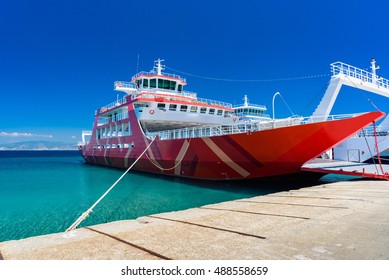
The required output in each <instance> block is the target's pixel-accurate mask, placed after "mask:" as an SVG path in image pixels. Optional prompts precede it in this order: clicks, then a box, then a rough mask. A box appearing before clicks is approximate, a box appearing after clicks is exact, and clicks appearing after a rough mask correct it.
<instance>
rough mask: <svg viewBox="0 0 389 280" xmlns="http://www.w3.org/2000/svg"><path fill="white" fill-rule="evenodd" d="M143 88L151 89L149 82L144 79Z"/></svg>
mask: <svg viewBox="0 0 389 280" xmlns="http://www.w3.org/2000/svg"><path fill="white" fill-rule="evenodd" d="M143 87H144V88H148V87H149V80H148V79H143Z"/></svg>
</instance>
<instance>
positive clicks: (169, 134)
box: [146, 114, 360, 140]
mask: <svg viewBox="0 0 389 280" xmlns="http://www.w3.org/2000/svg"><path fill="white" fill-rule="evenodd" d="M357 115H360V114H347V115H333V116H329V118H328V120H340V119H346V118H351V117H355V116H357ZM314 122H315V121H314V120H313V119H312V118H311V117H291V118H286V119H277V120H271V121H259V122H244V123H237V124H232V125H206V126H196V127H187V128H182V129H173V130H165V131H157V132H153V133H150V132H148V133H146V134H147V136H148V137H150V138H154V137H156V136H158V138H159V139H160V140H171V139H187V138H199V137H212V136H220V135H228V134H236V133H248V132H255V131H261V130H268V129H274V128H280V127H287V126H294V125H299V124H308V123H314Z"/></svg>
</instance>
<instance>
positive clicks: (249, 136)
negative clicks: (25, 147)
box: [80, 112, 384, 180]
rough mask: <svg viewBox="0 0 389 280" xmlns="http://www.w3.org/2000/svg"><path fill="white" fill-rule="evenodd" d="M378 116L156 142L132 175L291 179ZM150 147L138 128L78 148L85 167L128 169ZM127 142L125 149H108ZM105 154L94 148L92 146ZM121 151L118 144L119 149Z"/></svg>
mask: <svg viewBox="0 0 389 280" xmlns="http://www.w3.org/2000/svg"><path fill="white" fill-rule="evenodd" d="M383 115H384V114H383V113H381V112H371V113H366V114H363V115H360V116H357V117H353V118H349V119H343V120H334V121H326V122H318V123H311V124H301V125H295V126H289V127H282V128H275V129H269V130H262V131H256V132H249V133H239V134H230V135H222V136H213V137H204V138H188V139H173V140H159V139H156V140H155V141H154V142H153V143H152V145H151V146H150V148H149V149H148V150H147V151H146V153H145V154H144V155H143V156H141V157H140V159H139V161H137V162H136V164H135V165H134V166H133V170H138V171H143V172H151V173H157V174H165V175H170V176H178V177H185V178H195V179H205V180H243V179H259V178H269V177H273V178H274V177H277V176H282V175H293V174H298V173H300V172H301V170H300V169H301V166H302V165H303V164H304V163H305V162H307V161H309V160H311V159H313V158H315V157H317V156H319V155H320V154H322V153H323V152H325V151H326V150H328V149H330V148H332V147H334V146H335V145H337V144H339V143H340V142H342V141H343V140H345V139H347V138H348V137H350V136H352V135H353V134H355V133H356V132H357V131H359V130H361V129H362V128H364V127H366V126H368V125H369V124H370V123H371V122H373V121H376V120H377V119H380V118H381V117H382V116H383ZM150 142H151V139H148V138H147V137H146V136H145V135H144V134H143V132H142V131H141V129H140V127H139V126H138V127H137V128H136V127H135V129H134V132H133V134H132V135H131V136H123V137H116V138H111V139H103V140H101V139H100V140H96V139H95V137H94V134H93V135H92V139H91V141H90V142H89V143H88V144H87V145H85V146H82V147H81V148H80V149H81V154H82V156H83V157H84V159H85V160H86V162H88V163H91V164H98V165H104V166H110V167H115V168H125V169H126V168H128V167H129V166H131V165H132V164H133V163H134V162H135V160H136V159H137V158H138V157H139V155H140V154H141V153H142V152H143V151H144V150H145V149H146V147H147V145H148V144H149V143H150ZM120 143H132V145H131V146H130V147H128V148H112V147H114V146H115V147H116V145H117V144H120ZM100 145H102V146H104V145H105V146H107V145H109V146H110V147H111V148H109V149H107V148H106V149H98V148H96V147H97V146H100ZM118 146H120V145H118Z"/></svg>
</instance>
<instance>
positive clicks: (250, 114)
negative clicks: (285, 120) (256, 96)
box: [234, 95, 271, 122]
mask: <svg viewBox="0 0 389 280" xmlns="http://www.w3.org/2000/svg"><path fill="white" fill-rule="evenodd" d="M243 100H244V103H243V104H241V105H236V106H234V112H235V115H236V116H237V117H238V118H239V121H244V122H249V121H269V120H271V118H270V116H269V114H266V113H265V112H266V111H267V109H266V106H264V105H257V104H250V103H249V100H248V98H247V95H245V96H244V98H243Z"/></svg>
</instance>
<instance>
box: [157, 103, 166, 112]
mask: <svg viewBox="0 0 389 280" xmlns="http://www.w3.org/2000/svg"><path fill="white" fill-rule="evenodd" d="M165 106H166V104H165V103H158V105H157V108H158V109H159V110H164V111H165Z"/></svg>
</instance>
